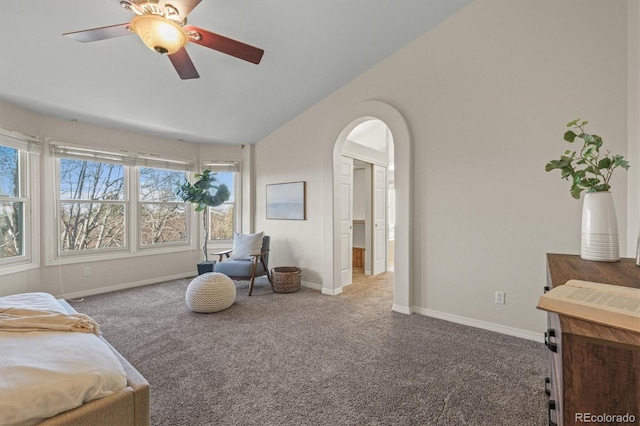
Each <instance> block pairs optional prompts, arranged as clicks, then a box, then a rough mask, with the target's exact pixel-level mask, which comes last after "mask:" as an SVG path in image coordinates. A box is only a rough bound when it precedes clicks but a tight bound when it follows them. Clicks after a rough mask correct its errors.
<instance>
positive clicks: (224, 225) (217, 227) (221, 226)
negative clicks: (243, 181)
mask: <svg viewBox="0 0 640 426" xmlns="http://www.w3.org/2000/svg"><path fill="white" fill-rule="evenodd" d="M203 168H204V169H209V170H211V171H213V172H216V179H218V181H219V183H220V184H225V185H227V188H229V192H231V196H230V197H229V200H227V201H226V202H225V203H224V204H222V205H220V206H218V207H211V208H209V219H210V220H209V239H210V241H229V240H233V233H234V232H236V228H237V227H239V226H238V225H239V223H240V220H239V219H238V215H239V213H240V208H239V207H238V202H237V200H238V199H239V198H240V197H239V192H240V191H239V188H240V184H239V182H238V181H239V179H240V177H239V176H240V173H239V172H238V169H239V164H238V163H237V162H229V163H206V164H204V167H203Z"/></svg>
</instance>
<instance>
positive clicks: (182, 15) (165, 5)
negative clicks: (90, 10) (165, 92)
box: [63, 0, 264, 80]
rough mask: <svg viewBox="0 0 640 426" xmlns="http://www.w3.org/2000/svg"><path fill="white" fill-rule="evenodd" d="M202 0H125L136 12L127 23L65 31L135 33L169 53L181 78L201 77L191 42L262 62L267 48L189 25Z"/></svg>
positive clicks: (87, 36) (85, 38)
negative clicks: (188, 16) (189, 44)
mask: <svg viewBox="0 0 640 426" xmlns="http://www.w3.org/2000/svg"><path fill="white" fill-rule="evenodd" d="M201 1H202V0H122V1H120V5H121V6H122V7H124V8H125V9H128V10H130V11H131V12H133V13H134V14H135V15H136V16H135V17H134V18H133V19H132V20H131V22H129V23H126V24H119V25H111V26H108V27H100V28H92V29H90V30H83V31H75V32H71V33H65V34H63V36H65V37H69V38H72V39H74V40H77V41H80V42H83V43H88V42H92V41H98V40H105V39H109V38H115V37H121V36H126V35H129V34H131V33H132V32H133V33H136V34H137V35H138V36H139V37H140V38H141V39H142V41H143V42H144V44H145V45H147V47H149V48H150V49H151V50H154V51H156V52H158V53H160V54H165V53H166V54H167V56H168V57H169V60H170V61H171V63H172V64H173V67H174V68H175V69H176V71H177V72H178V75H179V76H180V78H181V79H183V80H187V79H192V78H200V75H199V74H198V71H197V70H196V68H195V66H194V65H193V62H192V61H191V58H190V57H189V54H188V53H187V50H186V49H185V46H186V45H187V43H189V42H193V43H196V44H199V45H201V46H204V47H208V48H210V49H214V50H217V51H219V52H222V53H226V54H227V55H231V56H234V57H236V58H239V59H243V60H245V61H248V62H251V63H254V64H259V63H260V60H261V59H262V55H263V54H264V50H262V49H259V48H257V47H254V46H250V45H248V44H245V43H242V42H240V41H237V40H233V39H230V38H227V37H224V36H221V35H220V34H215V33H212V32H209V31H207V30H204V29H202V28H199V27H195V26H193V25H187V15H188V14H189V12H191V11H192V10H193V9H194V8H195V7H196V6H197V5H198V4H199V3H200V2H201Z"/></svg>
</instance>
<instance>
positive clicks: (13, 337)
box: [0, 293, 127, 426]
mask: <svg viewBox="0 0 640 426" xmlns="http://www.w3.org/2000/svg"><path fill="white" fill-rule="evenodd" d="M7 304H10V305H12V306H16V307H21V308H24V307H26V306H29V308H30V309H41V310H44V311H55V312H60V313H66V310H65V308H64V307H63V306H62V305H61V304H60V303H59V302H58V301H57V300H56V299H55V298H54V297H53V296H51V295H50V294H47V293H27V294H24V295H12V296H6V297H0V306H7ZM126 385H127V377H126V374H125V372H124V369H123V368H122V365H121V364H120V362H119V361H118V359H117V358H116V356H115V355H114V354H113V352H112V351H111V350H110V349H109V347H108V346H107V345H106V344H105V342H104V341H102V340H101V339H100V338H99V337H98V336H96V335H94V334H91V333H79V332H69V331H26V332H15V331H0V425H2V426H8V425H12V426H13V425H32V424H36V423H38V422H41V421H42V420H44V419H45V418H48V417H52V416H55V415H56V414H58V413H61V412H63V411H67V410H70V409H73V408H76V407H79V406H80V405H82V404H83V403H85V402H88V401H91V400H94V399H98V398H102V397H104V396H107V395H109V394H111V393H113V392H114V391H117V390H120V389H122V388H124V387H126Z"/></svg>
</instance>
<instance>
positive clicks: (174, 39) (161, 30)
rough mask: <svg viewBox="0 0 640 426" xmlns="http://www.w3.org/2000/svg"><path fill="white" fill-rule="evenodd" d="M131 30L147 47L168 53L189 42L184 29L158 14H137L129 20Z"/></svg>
mask: <svg viewBox="0 0 640 426" xmlns="http://www.w3.org/2000/svg"><path fill="white" fill-rule="evenodd" d="M131 30H132V31H133V32H134V33H136V34H137V35H138V36H140V38H141V39H142V41H143V42H144V44H146V45H147V47H149V49H151V50H154V51H156V52H158V53H167V54H169V55H171V54H173V53H175V52H177V51H178V50H180V49H181V48H183V47H184V46H185V45H186V44H187V43H188V42H189V36H188V35H187V33H186V32H185V30H184V29H183V28H182V27H181V26H180V25H178V24H176V23H175V22H173V21H171V20H168V19H166V18H164V17H162V16H159V15H147V14H145V15H138V16H136V17H134V18H133V19H132V20H131Z"/></svg>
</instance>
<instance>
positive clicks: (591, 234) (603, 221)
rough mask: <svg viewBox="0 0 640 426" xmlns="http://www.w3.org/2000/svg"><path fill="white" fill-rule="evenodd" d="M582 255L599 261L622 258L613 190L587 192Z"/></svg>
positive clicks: (583, 220)
mask: <svg viewBox="0 0 640 426" xmlns="http://www.w3.org/2000/svg"><path fill="white" fill-rule="evenodd" d="M580 257H582V258H583V259H585V260H595V261H599V262H617V261H618V260H620V242H619V240H618V220H617V218H616V210H615V207H614V205H613V196H612V194H611V192H608V191H607V192H605V191H602V192H587V193H585V197H584V202H583V204H582V242H581V248H580Z"/></svg>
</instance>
